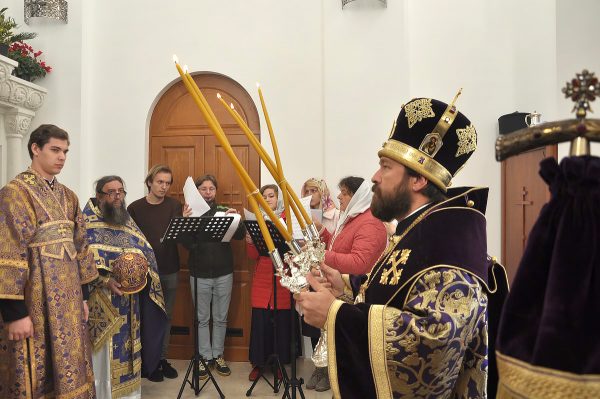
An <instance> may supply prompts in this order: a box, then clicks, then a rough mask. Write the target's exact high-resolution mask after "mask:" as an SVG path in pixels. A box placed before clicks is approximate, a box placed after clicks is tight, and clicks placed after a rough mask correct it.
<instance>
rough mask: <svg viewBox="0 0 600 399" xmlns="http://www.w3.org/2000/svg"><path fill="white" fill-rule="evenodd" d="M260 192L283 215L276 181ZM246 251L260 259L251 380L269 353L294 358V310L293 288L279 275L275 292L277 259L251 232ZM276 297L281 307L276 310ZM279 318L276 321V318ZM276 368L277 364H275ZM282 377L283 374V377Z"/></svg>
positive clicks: (254, 303) (283, 360) (254, 302)
mask: <svg viewBox="0 0 600 399" xmlns="http://www.w3.org/2000/svg"><path fill="white" fill-rule="evenodd" d="M260 193H261V194H262V196H263V198H264V199H265V201H266V202H267V204H268V205H269V206H270V207H271V209H272V210H273V211H274V212H275V214H276V215H279V216H282V217H285V215H283V214H282V213H283V199H282V197H281V196H280V195H279V188H278V187H277V186H276V185H275V184H267V185H265V186H262V187H261V189H260ZM246 243H247V244H246V251H247V254H248V257H249V258H250V259H254V260H256V267H255V270H254V274H253V276H252V295H251V300H252V322H251V328H250V363H252V366H253V369H252V371H251V372H250V375H249V376H248V379H249V380H250V381H254V380H256V379H257V378H258V376H259V372H260V368H261V367H263V366H265V365H266V364H265V363H266V362H267V360H268V357H269V355H271V354H273V353H277V355H278V356H279V360H280V362H281V364H287V363H290V361H291V355H290V345H291V341H290V338H291V331H290V325H291V320H290V317H292V315H293V313H295V312H293V311H292V310H291V309H290V307H291V306H290V302H291V299H290V291H289V290H288V289H287V288H284V287H282V286H281V284H280V283H279V281H280V278H279V277H277V283H276V284H277V288H276V291H277V297H276V298H275V297H274V295H273V273H274V270H273V262H272V261H271V258H270V257H268V256H261V255H259V252H258V249H257V248H256V247H255V246H254V243H253V242H252V239H251V238H250V235H249V234H246ZM274 299H276V304H277V310H276V312H274V311H273V309H274ZM275 315H276V319H275V320H273V319H274V318H275ZM273 322H275V323H277V348H274V342H275V339H274V334H273ZM272 366H273V368H276V366H277V365H276V364H274V365H272ZM280 378H281V377H280Z"/></svg>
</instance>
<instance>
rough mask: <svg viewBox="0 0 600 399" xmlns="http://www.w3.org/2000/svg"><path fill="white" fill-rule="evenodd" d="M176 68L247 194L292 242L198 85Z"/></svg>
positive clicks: (179, 68) (177, 65)
mask: <svg viewBox="0 0 600 399" xmlns="http://www.w3.org/2000/svg"><path fill="white" fill-rule="evenodd" d="M175 66H176V68H177V71H178V72H179V75H180V76H181V78H182V81H183V83H184V85H185V87H186V89H187V90H188V92H189V93H190V95H191V97H192V99H193V100H194V102H195V103H196V105H197V106H198V109H199V110H200V112H201V113H202V115H203V116H204V119H205V120H206V122H207V124H208V126H209V128H210V129H211V131H212V132H213V133H214V134H215V137H216V138H217V140H218V141H219V143H220V144H221V146H222V147H223V149H224V151H225V153H226V154H227V156H228V157H229V159H230V160H231V162H232V163H233V166H234V169H235V171H236V172H237V174H238V176H239V177H240V179H241V180H242V183H243V185H244V187H245V188H246V190H247V192H248V193H250V194H251V195H254V196H255V197H256V199H257V202H258V203H260V204H261V206H262V207H263V208H264V209H265V211H266V212H267V214H268V215H269V217H270V218H271V219H272V220H273V223H275V226H276V227H277V229H278V230H279V232H280V234H281V235H282V236H283V237H284V239H285V240H286V241H288V242H290V241H291V240H292V236H291V234H289V233H288V231H287V229H286V228H285V227H284V226H283V225H282V224H281V222H280V221H279V220H278V219H277V217H276V216H275V214H274V213H273V211H272V210H271V209H270V208H269V207H268V205H267V203H266V201H265V200H264V198H262V196H261V195H260V193H259V192H258V189H257V188H256V186H255V185H254V182H252V179H251V178H250V176H249V175H248V173H247V172H246V171H245V169H244V168H243V166H242V164H241V163H240V161H239V160H238V159H237V157H236V156H235V153H233V150H232V148H231V145H230V144H229V142H228V141H227V138H226V137H225V134H224V132H223V129H222V128H221V126H220V125H219V122H218V121H217V120H216V118H214V117H213V116H214V113H212V110H211V109H210V106H209V105H208V102H206V99H205V98H204V96H203V95H202V92H201V91H200V89H199V88H198V86H197V85H196V83H195V82H194V81H193V79H192V78H191V76H189V74H185V73H184V72H183V70H182V69H181V67H180V66H179V63H178V62H177V61H175ZM257 194H258V195H257ZM263 228H264V230H263ZM261 233H263V235H265V236H266V235H269V232H268V230H267V229H266V224H263V226H261Z"/></svg>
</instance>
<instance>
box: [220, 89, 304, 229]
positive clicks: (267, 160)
mask: <svg viewBox="0 0 600 399" xmlns="http://www.w3.org/2000/svg"><path fill="white" fill-rule="evenodd" d="M219 100H220V101H221V103H222V104H223V106H224V107H225V109H227V111H228V112H229V113H230V115H231V116H232V117H233V118H234V119H235V121H236V122H237V124H238V125H239V126H240V128H241V129H242V131H243V132H244V134H245V135H246V137H247V138H248V141H250V144H251V145H252V146H253V147H254V149H255V150H256V152H258V154H259V156H260V157H261V159H262V160H263V162H264V164H265V166H266V167H267V169H268V170H269V172H270V173H271V175H272V176H273V178H274V179H275V181H278V182H281V186H282V188H281V189H282V190H286V191H287V192H288V194H289V195H290V197H291V199H292V201H290V205H291V206H292V211H293V212H294V214H295V215H296V218H297V219H298V222H299V223H300V227H301V228H302V229H305V228H306V224H310V223H312V220H311V218H310V216H309V215H308V213H307V212H306V210H305V209H304V207H303V206H302V204H301V203H300V199H299V198H298V196H297V195H296V193H295V192H294V190H293V189H292V188H291V187H290V185H289V183H288V182H287V181H286V180H285V179H282V178H281V176H279V173H278V171H277V170H275V165H274V162H273V160H272V159H271V157H270V156H269V154H268V153H267V152H266V151H265V149H264V147H263V146H262V144H261V143H260V142H259V141H258V140H257V139H256V137H254V133H252V131H251V130H250V128H249V127H248V125H247V124H246V122H245V121H244V119H243V118H242V116H241V115H240V114H238V113H237V111H236V110H235V109H234V108H233V105H232V106H231V107H229V106H227V103H226V102H225V101H224V100H223V99H222V98H219ZM305 221H306V223H305Z"/></svg>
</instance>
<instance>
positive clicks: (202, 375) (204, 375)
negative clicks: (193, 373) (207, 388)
mask: <svg viewBox="0 0 600 399" xmlns="http://www.w3.org/2000/svg"><path fill="white" fill-rule="evenodd" d="M198 366H200V367H199V368H200V372H199V373H198V376H199V377H200V379H201V380H205V379H207V378H208V371H206V368H205V367H204V364H202V362H199V363H198Z"/></svg>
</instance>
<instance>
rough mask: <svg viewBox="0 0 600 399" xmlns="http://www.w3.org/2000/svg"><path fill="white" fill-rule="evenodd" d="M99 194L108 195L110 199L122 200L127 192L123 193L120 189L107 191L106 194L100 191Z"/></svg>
mask: <svg viewBox="0 0 600 399" xmlns="http://www.w3.org/2000/svg"><path fill="white" fill-rule="evenodd" d="M100 194H104V195H108V196H109V197H110V198H117V197H121V198H123V197H125V196H126V195H127V191H125V190H123V189H122V188H121V189H119V190H108V191H107V192H104V191H100Z"/></svg>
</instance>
